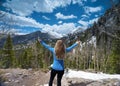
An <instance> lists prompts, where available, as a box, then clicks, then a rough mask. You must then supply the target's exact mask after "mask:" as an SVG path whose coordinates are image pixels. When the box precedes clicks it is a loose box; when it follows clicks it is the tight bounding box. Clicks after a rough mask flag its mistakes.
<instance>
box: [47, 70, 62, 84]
mask: <svg viewBox="0 0 120 86" xmlns="http://www.w3.org/2000/svg"><path fill="white" fill-rule="evenodd" d="M56 74H57V86H61V79H62V76H63V74H64V70H62V71H58V70H54V69H51V75H50V81H49V86H52V83H53V80H54V77H55V75H56Z"/></svg>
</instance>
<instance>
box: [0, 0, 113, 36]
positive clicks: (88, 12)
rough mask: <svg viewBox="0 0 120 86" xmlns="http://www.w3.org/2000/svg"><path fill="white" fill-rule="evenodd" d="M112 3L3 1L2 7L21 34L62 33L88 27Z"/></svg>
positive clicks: (99, 0)
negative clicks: (38, 32)
mask: <svg viewBox="0 0 120 86" xmlns="http://www.w3.org/2000/svg"><path fill="white" fill-rule="evenodd" d="M110 6H111V3H110V0H2V4H1V5H0V10H1V12H3V13H5V14H6V15H5V19H6V20H10V19H12V20H13V21H14V23H13V24H14V27H13V28H12V30H13V31H15V32H16V33H18V34H27V33H31V32H34V31H38V30H40V31H43V32H48V33H50V34H53V35H55V36H62V35H65V34H68V33H71V32H73V31H75V30H77V29H79V28H81V29H83V30H84V29H87V27H89V26H91V25H92V24H93V22H94V21H97V20H98V18H99V17H100V16H102V15H103V14H104V13H105V11H106V10H107V9H108V8H110Z"/></svg>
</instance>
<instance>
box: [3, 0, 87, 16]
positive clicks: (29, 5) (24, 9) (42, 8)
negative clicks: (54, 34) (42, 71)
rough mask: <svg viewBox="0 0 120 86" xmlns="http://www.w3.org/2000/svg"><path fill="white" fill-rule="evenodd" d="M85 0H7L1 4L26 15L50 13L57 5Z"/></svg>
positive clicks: (64, 5)
mask: <svg viewBox="0 0 120 86" xmlns="http://www.w3.org/2000/svg"><path fill="white" fill-rule="evenodd" d="M84 1H86V0H7V1H6V2H5V3H3V6H5V7H7V8H9V9H11V10H12V12H13V13H16V14H18V15H20V16H28V15H30V14H32V13H33V11H35V12H43V13H51V12H53V10H54V9H56V8H57V7H66V6H68V5H70V4H71V3H72V4H77V3H78V4H80V5H83V2H84Z"/></svg>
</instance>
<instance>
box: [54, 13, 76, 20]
mask: <svg viewBox="0 0 120 86" xmlns="http://www.w3.org/2000/svg"><path fill="white" fill-rule="evenodd" d="M55 16H56V17H57V19H73V18H77V16H74V15H72V14H71V15H63V14H61V13H60V12H59V13H56V15H55Z"/></svg>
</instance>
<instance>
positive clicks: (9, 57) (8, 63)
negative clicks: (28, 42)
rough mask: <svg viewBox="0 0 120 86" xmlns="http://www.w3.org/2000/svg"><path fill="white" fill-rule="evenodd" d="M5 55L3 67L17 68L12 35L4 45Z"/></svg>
mask: <svg viewBox="0 0 120 86" xmlns="http://www.w3.org/2000/svg"><path fill="white" fill-rule="evenodd" d="M3 54H4V56H3V58H2V63H3V64H2V65H3V66H4V68H9V67H15V66H16V64H17V60H16V58H15V54H14V49H13V44H12V39H11V36H10V35H8V37H7V39H6V42H5V44H4V48H3Z"/></svg>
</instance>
